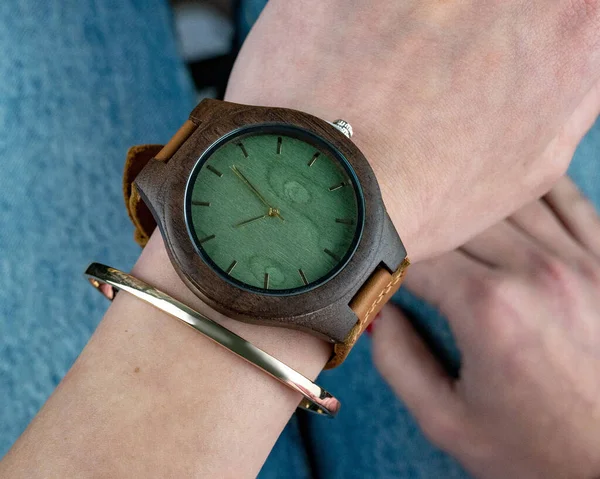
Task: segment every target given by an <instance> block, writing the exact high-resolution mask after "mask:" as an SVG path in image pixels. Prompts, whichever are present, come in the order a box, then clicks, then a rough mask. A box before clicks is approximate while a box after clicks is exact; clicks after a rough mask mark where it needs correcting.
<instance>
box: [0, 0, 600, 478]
mask: <svg viewBox="0 0 600 479" xmlns="http://www.w3.org/2000/svg"><path fill="white" fill-rule="evenodd" d="M262 4H264V2H263V1H249V2H242V5H241V10H240V17H239V18H240V24H241V29H242V31H246V30H247V28H248V27H249V26H250V25H251V24H252V22H253V21H254V18H255V17H256V15H258V13H259V12H260V9H261V8H262ZM171 21H172V19H171V16H170V12H169V9H168V6H167V4H166V2H165V1H163V0H120V1H116V0H80V1H75V0H64V1H58V0H49V1H43V0H37V1H36V0H15V1H11V2H2V3H0V52H1V54H0V158H1V160H0V457H1V456H2V455H4V453H5V452H6V451H7V450H8V448H9V447H10V445H11V444H12V443H13V442H14V440H15V439H16V438H17V437H18V436H19V434H20V433H21V432H22V431H23V429H24V428H25V427H26V425H27V424H28V422H29V421H30V420H31V419H32V417H33V416H34V415H35V413H36V412H37V411H38V409H39V408H40V407H41V405H42V404H43V403H44V401H45V400H46V398H47V397H48V395H49V394H50V393H51V392H52V390H53V389H54V387H55V386H56V385H57V384H58V382H59V381H60V379H61V378H62V376H63V375H64V374H65V372H66V371H67V370H68V368H69V367H70V365H71V364H72V363H73V361H74V360H75V358H76V357H77V355H78V354H79V352H80V351H81V349H82V348H83V346H84V344H85V343H86V341H87V339H88V338H89V336H90V334H91V333H92V332H93V330H94V328H95V327H96V325H97V323H98V322H99V320H100V318H101V316H102V314H103V312H104V311H105V309H106V307H107V304H106V303H105V302H104V300H103V299H102V298H101V297H100V295H98V294H97V293H95V292H94V291H93V290H92V288H90V287H89V286H88V285H87V282H86V281H85V280H84V279H83V277H82V271H83V269H84V267H85V266H86V265H87V264H88V263H89V262H90V261H92V260H93V261H102V262H105V263H107V264H111V265H114V266H117V267H120V268H124V269H127V268H129V267H130V266H131V265H132V264H133V261H134V260H135V258H136V257H137V255H138V253H139V249H138V248H137V247H136V246H135V244H134V243H133V241H132V227H131V225H130V224H129V221H128V219H127V217H126V213H125V210H124V208H123V205H122V197H121V173H122V168H123V160H124V154H125V151H126V149H127V147H128V146H129V145H132V144H136V143H145V142H164V141H166V140H168V138H170V136H171V135H172V133H173V132H174V131H175V130H176V129H177V128H178V127H179V126H180V124H181V123H182V121H183V120H184V119H185V118H186V117H187V115H188V113H189V110H190V109H191V108H192V107H193V105H194V103H195V99H194V92H193V90H192V87H191V83H190V81H189V79H188V77H187V74H186V71H185V68H184V66H183V64H182V62H181V60H180V58H179V56H178V54H177V48H176V45H175V41H174V38H173V31H172V25H171ZM599 157H600V123H599V124H597V125H596V126H595V128H594V130H593V131H592V132H591V133H590V134H589V135H588V137H587V138H586V139H585V141H584V142H583V144H582V145H581V147H580V149H579V151H578V154H577V157H576V160H575V161H574V164H573V166H572V168H571V173H572V175H573V176H574V178H575V179H576V180H577V182H578V183H579V184H580V186H581V187H582V188H583V190H584V191H585V192H586V193H587V194H588V195H590V196H591V197H592V198H593V199H594V201H595V202H596V204H597V205H598V204H600V185H599V184H600V162H599V161H598V158H599ZM397 299H398V300H399V301H401V302H402V303H403V304H404V305H405V306H406V307H407V308H408V309H409V310H410V311H411V312H412V313H413V316H414V318H415V321H417V322H419V323H420V324H422V325H424V327H426V328H427V329H428V331H430V334H431V336H432V337H433V339H434V340H435V342H436V343H437V344H438V348H439V349H440V350H441V351H445V353H444V357H447V358H449V360H450V361H451V363H452V364H454V367H456V364H457V362H458V352H457V351H456V350H455V348H453V344H452V341H451V337H450V334H449V331H448V329H447V326H446V324H445V322H444V320H443V318H441V317H440V316H439V315H437V313H436V312H435V311H432V310H431V309H430V308H428V307H427V306H426V305H423V304H421V303H420V302H419V301H418V300H416V299H415V298H411V297H410V296H409V295H408V294H406V293H401V295H400V296H399V297H398V298H397ZM320 381H321V383H322V384H323V385H324V386H325V387H326V388H328V389H329V390H331V391H332V392H334V393H335V394H337V395H338V396H339V397H340V399H341V400H342V402H343V405H344V406H343V409H342V412H341V414H340V416H339V418H338V419H336V420H335V421H327V420H323V419H322V418H314V417H308V416H306V415H302V414H298V415H296V416H295V417H294V418H293V419H292V421H291V422H290V425H289V426H288V428H286V430H285V432H284V434H283V435H282V438H281V440H280V441H279V442H278V443H277V445H276V447H275V449H274V450H273V453H272V454H271V456H270V457H269V459H268V461H267V463H266V464H265V467H264V468H263V471H262V472H261V477H262V478H275V477H286V478H307V477H311V474H317V475H319V476H320V475H323V476H327V477H331V478H337V477H344V478H353V477H356V478H365V477H379V478H387V477H402V478H432V477H436V478H437V477H444V478H462V477H467V476H466V474H465V473H464V471H463V470H462V469H461V468H460V466H458V465H457V464H456V462H455V461H453V460H452V459H451V458H449V457H448V456H447V455H445V454H444V453H442V452H441V451H439V450H437V449H436V448H434V447H433V446H431V445H430V444H429V443H428V442H427V441H426V440H425V439H424V438H423V436H422V435H421V433H420V432H419V429H418V427H417V426H416V424H415V423H414V421H413V419H412V417H411V416H410V415H409V414H408V412H407V411H406V410H405V408H404V406H403V405H402V403H400V402H399V401H398V400H397V399H396V398H395V397H394V395H393V394H392V393H391V391H390V390H389V388H388V387H387V386H386V385H385V383H384V382H383V381H382V379H381V378H380V376H379V375H378V373H377V372H376V370H375V369H374V367H373V365H372V362H371V358H370V342H369V339H368V338H366V337H364V338H362V339H361V340H360V341H359V343H358V345H357V347H356V348H355V350H354V352H353V353H352V354H351V356H350V357H349V359H348V361H347V362H346V363H345V364H344V365H343V366H342V367H340V368H338V369H336V370H334V371H331V372H326V373H324V374H323V375H322V376H321V378H320ZM311 468H314V470H312V472H311Z"/></svg>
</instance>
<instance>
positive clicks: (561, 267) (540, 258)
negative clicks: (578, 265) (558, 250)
mask: <svg viewBox="0 0 600 479" xmlns="http://www.w3.org/2000/svg"><path fill="white" fill-rule="evenodd" d="M531 261H532V266H533V273H534V280H535V282H536V284H537V286H538V287H540V288H541V289H542V290H544V291H546V292H547V293H549V294H552V295H556V296H558V297H561V298H562V297H565V296H571V294H572V292H573V280H574V274H573V271H572V269H571V267H570V266H569V265H568V264H567V263H565V262H564V261H562V260H561V259H559V258H557V257H555V256H552V255H549V254H534V255H532V258H531Z"/></svg>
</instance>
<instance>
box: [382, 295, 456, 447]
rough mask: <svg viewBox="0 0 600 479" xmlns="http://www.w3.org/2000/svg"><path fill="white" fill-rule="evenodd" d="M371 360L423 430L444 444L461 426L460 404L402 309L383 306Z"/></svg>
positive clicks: (452, 382)
mask: <svg viewBox="0 0 600 479" xmlns="http://www.w3.org/2000/svg"><path fill="white" fill-rule="evenodd" d="M372 338H373V360H374V362H375V365H376V366H377V369H378V370H379V372H380V373H381V375H382V376H383V378H384V379H385V380H386V381H387V382H388V383H389V385H390V386H391V388H392V390H393V391H394V392H395V393H396V395H397V396H398V397H399V398H400V399H401V400H402V401H403V402H404V403H405V404H406V406H407V407H408V409H409V410H410V411H411V413H412V414H413V415H414V416H415V418H416V420H417V422H418V423H419V425H420V426H421V429H423V432H424V433H425V434H426V435H427V436H428V437H429V439H431V440H432V441H433V442H435V443H437V444H438V445H440V446H441V447H445V443H446V441H447V440H448V441H454V440H455V439H456V437H457V433H458V432H459V431H460V430H462V429H464V428H463V426H462V422H463V421H462V419H463V414H462V403H461V401H460V399H459V397H458V395H457V394H456V391H455V388H454V385H455V383H454V380H453V379H452V378H451V377H450V376H448V375H447V374H446V372H445V371H444V369H443V367H442V366H441V365H440V364H439V362H438V361H437V360H436V358H435V357H434V356H433V354H432V353H431V352H430V351H429V349H428V348H427V346H426V344H425V343H424V342H423V340H422V339H421V337H420V336H419V335H418V333H417V332H416V331H415V329H414V328H413V327H412V326H411V324H410V321H409V320H408V318H406V316H405V315H404V314H403V313H402V311H401V310H400V309H399V308H398V307H396V306H393V305H390V304H388V305H386V306H385V307H384V308H383V309H382V310H381V316H380V318H379V319H378V321H377V324H376V325H375V326H374V327H373V330H372Z"/></svg>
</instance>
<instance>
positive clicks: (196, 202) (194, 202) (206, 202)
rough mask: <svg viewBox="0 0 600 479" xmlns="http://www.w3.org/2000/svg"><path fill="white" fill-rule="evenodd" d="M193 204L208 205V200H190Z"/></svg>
mask: <svg viewBox="0 0 600 479" xmlns="http://www.w3.org/2000/svg"><path fill="white" fill-rule="evenodd" d="M192 204H193V205H194V206H210V202H208V201H192Z"/></svg>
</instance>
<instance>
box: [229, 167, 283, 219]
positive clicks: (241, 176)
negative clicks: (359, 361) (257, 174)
mask: <svg viewBox="0 0 600 479" xmlns="http://www.w3.org/2000/svg"><path fill="white" fill-rule="evenodd" d="M231 170H232V171H233V172H234V173H235V175H236V176H237V177H238V178H239V179H240V180H242V183H244V184H245V185H246V186H247V187H248V188H249V189H250V191H252V193H254V195H255V196H256V197H257V198H258V199H259V200H260V201H261V202H262V203H263V204H264V205H265V206H266V207H267V208H269V213H268V216H277V217H278V218H279V219H280V220H281V221H284V219H283V217H282V216H281V214H280V213H279V210H278V209H277V208H273V207H271V205H270V204H269V203H268V202H267V200H265V198H264V196H263V195H261V194H260V192H259V191H258V190H257V189H256V188H255V187H254V185H252V183H250V181H249V180H248V178H246V177H245V176H244V174H243V173H242V172H241V171H240V170H239V168H238V167H237V166H235V165H232V166H231Z"/></svg>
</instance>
